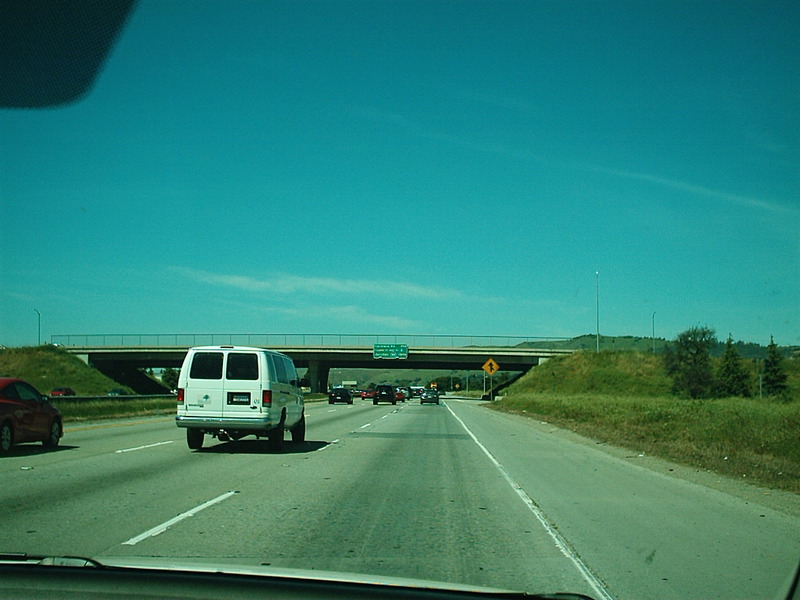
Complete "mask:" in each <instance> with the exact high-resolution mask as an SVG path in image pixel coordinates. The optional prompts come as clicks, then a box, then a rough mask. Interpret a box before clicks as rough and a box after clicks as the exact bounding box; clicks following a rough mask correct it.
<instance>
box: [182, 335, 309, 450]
mask: <svg viewBox="0 0 800 600" xmlns="http://www.w3.org/2000/svg"><path fill="white" fill-rule="evenodd" d="M301 385H303V382H301V381H300V380H299V379H298V378H297V371H296V370H295V367H294V363H293V362H292V359H291V358H289V357H288V356H286V355H285V354H281V353H280V352H274V351H272V350H264V349H263V348H249V347H245V346H198V347H195V348H189V351H188V352H187V353H186V358H184V359H183V366H181V373H180V375H179V377H178V416H177V417H176V418H175V422H176V423H177V425H178V427H185V428H186V441H187V443H188V444H189V448H191V449H193V450H196V449H198V448H202V447H203V438H204V436H205V434H207V433H208V434H210V435H212V436H214V437H216V438H217V439H219V440H220V441H228V440H231V439H234V440H238V439H239V438H242V437H244V436H246V435H255V436H257V437H266V438H268V439H269V441H270V446H272V448H274V449H276V450H277V449H280V447H281V445H282V444H283V432H284V430H286V429H288V430H289V431H291V432H292V441H293V442H302V441H303V440H305V435H306V419H305V414H304V405H303V394H302V392H301V391H300V387H301Z"/></svg>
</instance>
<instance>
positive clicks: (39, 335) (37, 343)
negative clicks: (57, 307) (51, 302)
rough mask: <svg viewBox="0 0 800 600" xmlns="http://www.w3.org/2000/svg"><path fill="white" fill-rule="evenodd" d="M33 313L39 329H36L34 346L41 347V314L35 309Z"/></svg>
mask: <svg viewBox="0 0 800 600" xmlns="http://www.w3.org/2000/svg"><path fill="white" fill-rule="evenodd" d="M33 312H35V313H36V315H37V316H38V320H39V329H38V333H37V335H36V345H37V346H41V345H42V313H40V312H39V311H38V310H36V309H35V308H34V309H33Z"/></svg>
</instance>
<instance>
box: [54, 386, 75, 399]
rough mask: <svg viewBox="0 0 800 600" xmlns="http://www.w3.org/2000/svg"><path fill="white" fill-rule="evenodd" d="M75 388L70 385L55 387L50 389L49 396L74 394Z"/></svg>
mask: <svg viewBox="0 0 800 600" xmlns="http://www.w3.org/2000/svg"><path fill="white" fill-rule="evenodd" d="M74 395H75V390H73V389H72V388H70V387H57V388H53V389H52V390H50V396H51V397H52V396H74Z"/></svg>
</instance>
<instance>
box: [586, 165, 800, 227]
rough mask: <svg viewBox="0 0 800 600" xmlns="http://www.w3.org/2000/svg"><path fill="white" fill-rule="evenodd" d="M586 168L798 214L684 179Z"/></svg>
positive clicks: (752, 205) (791, 208)
mask: <svg viewBox="0 0 800 600" xmlns="http://www.w3.org/2000/svg"><path fill="white" fill-rule="evenodd" d="M588 168H589V169H590V170H592V171H595V172H597V173H605V174H608V175H615V176H617V177H623V178H625V179H633V180H637V181H645V182H648V183H654V184H656V185H660V186H663V187H668V188H671V189H675V190H680V191H683V192H689V193H691V194H695V195H698V196H704V197H706V198H711V199H713V200H721V201H723V202H729V203H732V204H738V205H739V206H744V207H747V208H755V209H759V210H765V211H769V212H773V213H779V214H791V215H794V216H798V215H800V209H798V208H795V207H790V206H785V205H782V204H777V203H775V202H769V201H767V200H762V199H760V198H753V197H751V196H742V195H739V194H731V193H729V192H723V191H720V190H715V189H712V188H707V187H704V186H701V185H695V184H693V183H687V182H685V181H679V180H676V179H667V178H664V177H658V176H656V175H649V174H647V173H635V172H632V171H624V170H620V169H608V168H605V167H596V166H589V167H588Z"/></svg>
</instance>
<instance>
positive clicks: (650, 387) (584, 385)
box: [508, 351, 672, 396]
mask: <svg viewBox="0 0 800 600" xmlns="http://www.w3.org/2000/svg"><path fill="white" fill-rule="evenodd" d="M671 385H672V382H671V380H670V378H669V377H668V376H667V374H666V373H665V372H664V367H663V360H662V358H661V356H659V355H653V354H650V353H647V352H634V351H618V352H600V353H599V354H598V353H596V352H575V353H574V354H570V355H567V356H559V357H556V358H553V359H550V360H548V361H547V362H545V363H543V364H541V365H540V366H538V367H536V368H534V369H531V370H530V371H529V372H528V373H527V374H525V375H524V376H523V377H522V378H521V379H520V380H519V381H517V382H516V383H514V384H513V385H511V386H510V387H509V390H508V391H509V393H525V392H540V393H542V392H557V393H559V394H583V393H594V392H597V393H603V394H614V395H620V396H664V395H667V394H669V390H670V387H671Z"/></svg>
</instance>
